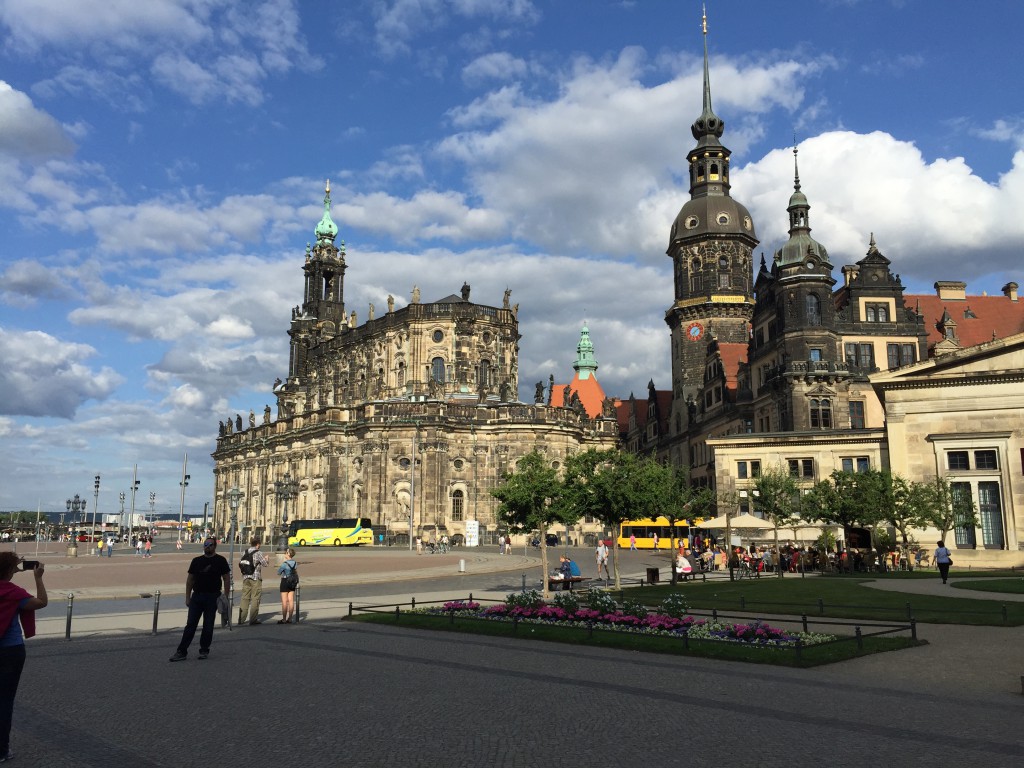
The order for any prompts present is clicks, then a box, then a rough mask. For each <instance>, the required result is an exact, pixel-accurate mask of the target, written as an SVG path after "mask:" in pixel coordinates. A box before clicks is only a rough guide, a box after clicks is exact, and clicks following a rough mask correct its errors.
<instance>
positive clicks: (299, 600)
mask: <svg viewBox="0 0 1024 768" xmlns="http://www.w3.org/2000/svg"><path fill="white" fill-rule="evenodd" d="M301 592H302V587H300V586H296V587H295V622H294V623H295V624H298V623H299V606H300V605H302V596H301Z"/></svg>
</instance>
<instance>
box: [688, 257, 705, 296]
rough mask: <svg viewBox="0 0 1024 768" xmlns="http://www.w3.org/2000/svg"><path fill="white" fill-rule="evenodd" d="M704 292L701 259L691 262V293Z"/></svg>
mask: <svg viewBox="0 0 1024 768" xmlns="http://www.w3.org/2000/svg"><path fill="white" fill-rule="evenodd" d="M703 290H704V275H702V274H701V271H700V259H694V260H693V261H691V262H690V292H691V293H700V292H701V291H703Z"/></svg>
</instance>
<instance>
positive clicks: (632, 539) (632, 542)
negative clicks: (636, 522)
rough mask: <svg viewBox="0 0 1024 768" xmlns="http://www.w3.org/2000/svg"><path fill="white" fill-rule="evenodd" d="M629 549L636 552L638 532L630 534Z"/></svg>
mask: <svg viewBox="0 0 1024 768" xmlns="http://www.w3.org/2000/svg"><path fill="white" fill-rule="evenodd" d="M629 551H630V552H636V534H635V533H631V534H629Z"/></svg>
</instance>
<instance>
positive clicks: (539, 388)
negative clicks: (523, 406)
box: [533, 381, 544, 403]
mask: <svg viewBox="0 0 1024 768" xmlns="http://www.w3.org/2000/svg"><path fill="white" fill-rule="evenodd" d="M533 402H535V403H543V402H544V382H543V381H538V382H537V385H536V387H535V388H534V391H533Z"/></svg>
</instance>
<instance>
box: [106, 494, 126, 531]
mask: <svg viewBox="0 0 1024 768" xmlns="http://www.w3.org/2000/svg"><path fill="white" fill-rule="evenodd" d="M118 498H119V499H120V500H121V514H119V515H118V516H117V527H118V529H119V530H118V532H117V535H118V537H119V538H120V536H121V531H120V529H122V528H124V499H125V495H124V491H121V492H120V493H119V494H118ZM103 527H104V528H106V526H103ZM104 533H106V531H104Z"/></svg>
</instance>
